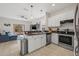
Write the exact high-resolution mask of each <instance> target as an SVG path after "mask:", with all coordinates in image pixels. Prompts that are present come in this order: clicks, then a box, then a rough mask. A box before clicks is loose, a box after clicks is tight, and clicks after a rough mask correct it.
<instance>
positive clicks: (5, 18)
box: [0, 3, 79, 56]
mask: <svg viewBox="0 0 79 59" xmlns="http://www.w3.org/2000/svg"><path fill="white" fill-rule="evenodd" d="M78 18H79V4H77V3H0V56H74V55H77V56H79V28H78V27H79V19H78Z"/></svg>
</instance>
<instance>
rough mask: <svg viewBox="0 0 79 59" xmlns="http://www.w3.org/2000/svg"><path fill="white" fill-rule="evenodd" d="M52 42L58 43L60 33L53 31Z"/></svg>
mask: <svg viewBox="0 0 79 59" xmlns="http://www.w3.org/2000/svg"><path fill="white" fill-rule="evenodd" d="M52 43H55V44H58V34H56V33H52Z"/></svg>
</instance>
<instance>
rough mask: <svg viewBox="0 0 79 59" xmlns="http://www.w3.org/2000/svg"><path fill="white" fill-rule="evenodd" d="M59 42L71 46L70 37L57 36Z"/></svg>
mask: <svg viewBox="0 0 79 59" xmlns="http://www.w3.org/2000/svg"><path fill="white" fill-rule="evenodd" d="M59 42H60V43H64V44H67V45H71V46H72V37H70V36H64V35H59Z"/></svg>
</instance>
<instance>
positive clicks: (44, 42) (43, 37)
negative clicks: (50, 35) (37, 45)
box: [41, 35, 46, 46]
mask: <svg viewBox="0 0 79 59" xmlns="http://www.w3.org/2000/svg"><path fill="white" fill-rule="evenodd" d="M41 45H42V46H45V45H46V35H42V36H41Z"/></svg>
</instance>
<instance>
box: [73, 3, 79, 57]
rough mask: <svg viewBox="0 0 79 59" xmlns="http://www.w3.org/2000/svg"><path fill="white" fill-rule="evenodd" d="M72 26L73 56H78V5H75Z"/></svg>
mask: <svg viewBox="0 0 79 59" xmlns="http://www.w3.org/2000/svg"><path fill="white" fill-rule="evenodd" d="M74 25H75V26H74V29H75V35H74V55H76V56H79V4H77V5H76V10H75V18H74Z"/></svg>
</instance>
